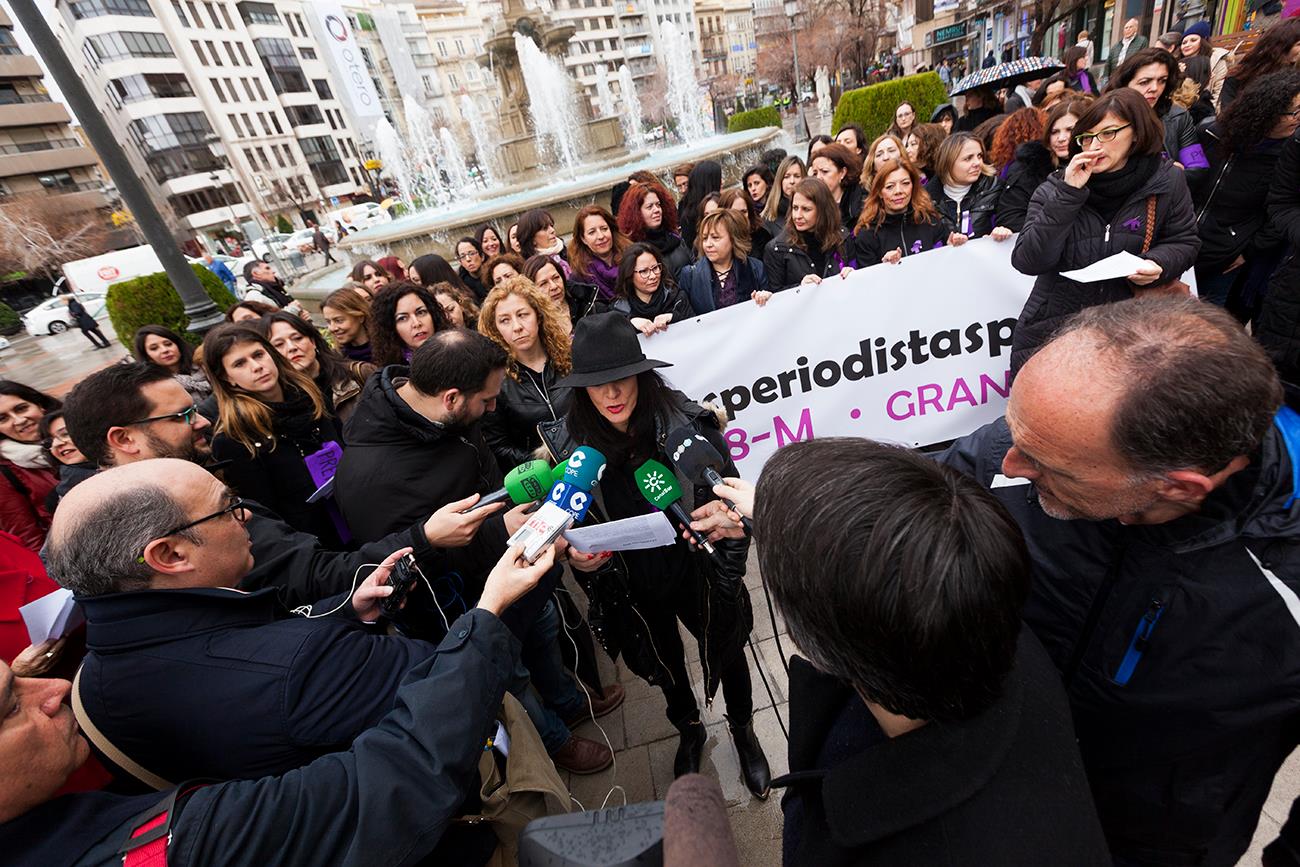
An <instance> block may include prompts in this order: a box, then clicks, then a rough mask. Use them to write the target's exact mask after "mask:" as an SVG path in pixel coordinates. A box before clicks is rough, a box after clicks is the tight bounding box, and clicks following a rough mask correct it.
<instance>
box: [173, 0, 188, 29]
mask: <svg viewBox="0 0 1300 867" xmlns="http://www.w3.org/2000/svg"><path fill="white" fill-rule="evenodd" d="M172 10H173V11H174V12H175V13H176V17H177V18H179V19H180V21H181V26H182V27H189V26H190V21H189V19H188V18H186V17H185V7H184V6H182V5H181V2H180V0H172Z"/></svg>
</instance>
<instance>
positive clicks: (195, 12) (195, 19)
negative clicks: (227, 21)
mask: <svg viewBox="0 0 1300 867" xmlns="http://www.w3.org/2000/svg"><path fill="white" fill-rule="evenodd" d="M185 8H186V9H188V10H190V23H191V24H193V25H194V26H195V27H197V28H199V29H200V30H201V29H203V19H202V18H200V17H199V7H197V6H195V5H194V4H193V3H192V2H189V0H187V2H186V3H185Z"/></svg>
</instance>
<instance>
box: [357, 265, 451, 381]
mask: <svg viewBox="0 0 1300 867" xmlns="http://www.w3.org/2000/svg"><path fill="white" fill-rule="evenodd" d="M370 321H371V323H372V327H371V329H370V345H371V355H372V359H373V361H374V364H375V366H376V367H378V368H379V369H380V370H383V369H384V368H385V367H387V366H388V365H390V364H409V363H410V361H411V353H412V352H414V351H415V350H416V349H418V348H419V347H420V346H421V345H422V344H423V343H424V341H426V340H428V339H429V338H430V337H432V336H433V335H434V333H435V332H438V331H443V330H445V329H446V328H447V327H448V326H447V317H446V316H444V315H443V312H442V305H440V304H439V303H438V299H437V298H434V297H433V293H432V292H430V291H429V290H428V289H426V288H424V287H423V286H421V285H419V284H418V283H390V284H388V285H387V286H385V287H384V288H383V290H382V291H381V292H380V293H379V294H378V295H376V296H375V299H374V300H373V301H371V302H370Z"/></svg>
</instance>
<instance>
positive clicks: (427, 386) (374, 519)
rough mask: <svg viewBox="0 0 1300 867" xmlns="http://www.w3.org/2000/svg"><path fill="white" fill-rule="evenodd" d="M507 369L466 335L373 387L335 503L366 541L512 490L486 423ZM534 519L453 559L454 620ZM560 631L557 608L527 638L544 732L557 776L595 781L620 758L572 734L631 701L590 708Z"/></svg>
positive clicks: (448, 602)
mask: <svg viewBox="0 0 1300 867" xmlns="http://www.w3.org/2000/svg"><path fill="white" fill-rule="evenodd" d="M505 370H506V354H505V352H504V351H503V350H502V349H501V348H500V347H498V346H497V345H496V344H495V343H493V342H492V341H491V340H489V339H488V338H486V337H484V336H483V335H482V334H479V333H478V332H476V331H467V330H465V329H463V328H454V329H447V330H442V331H439V332H437V333H436V334H434V335H433V336H432V337H430V338H429V339H428V340H426V341H425V342H424V343H423V344H421V345H420V347H419V348H418V349H416V350H415V353H414V354H413V355H412V357H411V366H410V367H409V368H408V367H403V366H401V365H390V366H388V367H386V368H384V369H383V370H381V371H379V372H378V373H377V374H375V375H374V376H372V377H370V380H369V381H368V382H367V383H366V387H365V390H364V391H363V392H362V393H361V398H360V400H358V402H357V408H356V410H355V411H354V412H353V414H352V417H351V418H350V419H348V423H347V427H346V428H345V431H344V438H345V439H346V440H347V443H348V447H347V449H346V450H345V451H344V452H343V458H342V460H340V461H339V469H338V474H337V475H336V476H335V477H334V496H335V498H336V500H337V502H338V504H339V508H340V509H342V511H343V516H344V518H346V519H347V522H348V526H349V527H350V528H351V530H352V532H353V534H354V535H355V536H356V537H357V538H358V539H365V540H371V539H377V538H380V537H381V536H383V535H384V534H386V533H391V532H392V531H393V530H394V529H395V528H398V527H402V526H404V525H406V524H408V523H409V522H410V521H411V520H413V518H412V516H418V515H421V514H428V512H429V511H431V510H434V509H438V508H441V507H443V506H444V505H445V504H447V503H449V502H457V501H463V500H464V499H465V498H467V497H472V496H476V495H481V494H486V493H488V492H490V491H494V490H496V489H498V488H500V487H502V485H503V484H504V482H505V479H504V476H503V475H502V473H501V468H500V466H499V465H498V464H497V460H496V457H495V456H494V455H493V454H492V450H491V449H490V448H489V447H488V444H487V441H486V440H485V439H484V438H483V432H482V430H481V425H480V424H479V422H480V420H481V419H482V418H483V415H484V413H486V412H488V411H490V410H492V409H494V408H495V406H496V400H497V395H498V394H500V392H501V380H502V378H503V377H504V376H505ZM523 508H524V507H522V506H521V507H519V508H517V509H514V510H512V511H511V512H508V513H506V518H507V520H495V519H494V520H489V521H486V522H485V523H484V524H483V528H482V531H481V532H479V533H478V534H477V535H476V536H475V537H474V539H473V540H472V541H471V542H470V543H469V545H467V546H465V547H464V548H462V549H460V550H458V551H456V552H455V553H454V554H452V555H451V557H450V558H449V561H450V563H449V566H450V568H445V569H443V570H441V571H440V572H438V573H436V574H437V575H438V576H440V579H439V580H438V581H437V582H436V583H437V589H436V591H435V592H437V593H438V596H439V600H440V604H441V605H442V607H443V608H444V609H446V608H447V607H451V606H458V604H459V600H458V598H457V597H463V598H464V600H465V601H466V602H468V601H469V600H471V599H473V598H474V597H475V596H476V595H477V593H478V591H479V588H481V587H482V583H483V581H484V579H485V578H486V577H487V574H488V572H489V571H490V570H491V569H492V566H493V564H494V563H496V561H497V559H498V558H499V557H500V556H501V552H502V551H504V550H505V548H506V539H507V538H508V537H509V535H510V533H511V532H513V530H514V529H516V528H517V527H518V526H521V525H522V523H523V518H522V516H523ZM516 522H517V523H516ZM434 574H435V573H430V576H429V577H430V578H431V579H432V578H433V577H434ZM560 575H561V570H560V569H558V568H557V569H552V570H551V571H550V572H549V573H548V574H547V575H546V577H544V578H543V579H542V581H541V583H540V584H539V588H540V589H542V590H544V592H546V593H548V594H549V593H550V592H551V591H553V590H554V588H555V587H556V585H557V584H558V583H559V579H560ZM521 610H522V609H521ZM456 613H457V612H456V611H455V610H453V611H451V613H450V614H449V615H448V616H449V617H450V616H454V615H455V614H456ZM559 629H560V617H559V614H558V612H557V610H556V607H555V603H554V602H553V601H549V600H548V601H547V603H546V604H545V605H544V606H543V607H542V609H541V611H540V612H538V616H537V619H536V621H535V622H534V623H533V624H532V625H531V627H530V628H529V630H528V634H527V635H526V636H525V637H524V639H523V640H524V651H523V661H524V664H525V665H526V666H527V668H528V673H529V674H530V675H531V677H532V681H533V685H534V686H536V687H537V691H538V692H539V693H540V694H541V696H542V699H543V701H544V702H545V704H546V713H545V715H544V716H543V717H541V718H537V717H534V719H533V722H534V723H535V724H536V725H537V730H538V732H539V733H540V734H541V736H542V742H543V743H544V744H545V745H546V749H547V752H549V753H550V754H551V758H552V759H553V760H554V761H555V764H556V765H558V766H559V767H561V768H564V769H565V770H568V771H572V772H574V773H595V772H597V771H600V770H603V769H604V768H606V767H608V766H609V765H610V764H611V763H612V762H613V753H612V752H611V751H610V750H609V748H608V747H606V746H605V745H604V744H599V743H596V742H595V741H592V740H588V739H586V738H581V737H578V736H576V735H571V734H570V732H569V726H570V725H575V724H577V723H578V722H580V721H582V720H584V719H587V718H589V717H592V716H602V715H604V714H606V713H609V712H610V711H612V710H614V709H615V708H617V707H618V706H619V705H620V704H621V703H622V701H623V697H624V693H623V689H622V687H621V686H618V685H617V684H614V685H612V686H608V687H605V688H604V689H603V690H600V691H599V692H600V693H601V695H600V697H596V696H594V695H593V696H592V699H591V705H590V707H589V706H588V702H587V699H586V698H585V697H584V696H583V694H582V693H580V692H578V690H577V688H576V686H575V684H574V682H573V680H572V679H570V678H569V676H568V675H567V674H566V673H565V671H564V666H563V661H562V657H561V653H560V647H559V644H558V637H559Z"/></svg>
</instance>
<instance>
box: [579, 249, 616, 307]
mask: <svg viewBox="0 0 1300 867" xmlns="http://www.w3.org/2000/svg"><path fill="white" fill-rule="evenodd" d="M586 276H587V279H588V280H590V281H591V282H592V283H595V284H596V288H597V289H598V290H600V297H601V298H602V299H603V300H606V301H608V300H609V299H610V298H613V297H614V284H616V283H617V282H618V265H616V264H615V265H606V264H605V262H604V260H603V259H597V258H596V257H594V256H593V257H592V259H591V264H590V265H588V266H587V275H586Z"/></svg>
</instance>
